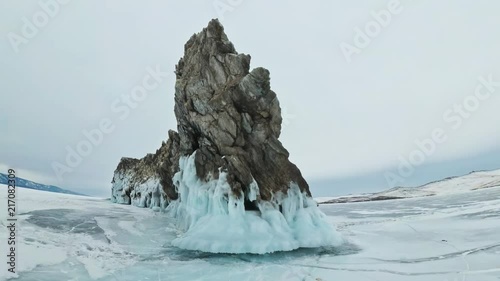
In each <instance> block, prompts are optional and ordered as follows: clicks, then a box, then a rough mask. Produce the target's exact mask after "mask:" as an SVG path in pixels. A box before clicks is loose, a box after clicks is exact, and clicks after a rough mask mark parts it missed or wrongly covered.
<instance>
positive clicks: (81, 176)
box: [0, 0, 500, 196]
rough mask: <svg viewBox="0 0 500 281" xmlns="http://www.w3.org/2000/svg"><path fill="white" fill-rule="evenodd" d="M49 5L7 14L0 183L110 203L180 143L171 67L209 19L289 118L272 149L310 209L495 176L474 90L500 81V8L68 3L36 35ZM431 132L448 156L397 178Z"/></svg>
mask: <svg viewBox="0 0 500 281" xmlns="http://www.w3.org/2000/svg"><path fill="white" fill-rule="evenodd" d="M53 1H55V0H53ZM65 1H68V0H65ZM50 2H51V1H50V0H41V1H40V2H39V1H27V0H26V1H2V2H0V33H1V34H2V36H3V39H4V40H2V41H0V93H1V98H2V99H1V103H0V121H1V123H0V131H1V132H2V133H1V135H0V136H1V138H0V168H1V169H2V172H4V173H5V172H6V169H7V167H11V168H16V169H17V170H18V176H20V177H25V178H28V179H32V180H35V181H40V182H43V183H50V184H55V185H58V186H61V187H64V188H68V189H71V190H75V191H79V192H82V193H86V194H90V195H97V196H108V195H109V193H110V188H111V185H110V181H111V179H112V177H113V171H114V169H115V168H116V165H117V164H118V162H119V160H120V158H121V157H122V156H129V157H136V158H141V157H143V156H144V155H145V154H146V153H152V152H154V151H155V150H156V149H157V148H158V147H159V146H160V145H161V142H162V141H164V140H166V138H167V131H168V130H169V129H175V128H176V121H175V117H174V114H173V107H174V104H173V94H174V82H175V79H174V78H175V77H174V75H173V70H174V66H175V64H176V63H177V61H178V60H179V58H180V57H181V56H182V54H183V46H184V43H185V42H186V41H187V40H188V39H189V37H190V36H191V35H192V34H193V33H196V32H199V31H200V30H201V29H202V28H203V27H205V26H206V25H207V23H208V21H209V20H210V19H212V18H216V17H219V18H220V20H221V22H222V23H223V25H224V26H225V30H226V33H227V35H228V37H229V39H230V40H231V41H232V42H233V43H234V45H235V47H236V50H237V51H238V52H241V53H248V54H251V56H252V64H251V67H252V68H254V67H258V66H262V67H265V68H267V69H269V70H270V72H271V87H272V88H273V90H274V91H275V92H276V93H277V94H278V98H279V99H280V102H281V106H282V108H283V113H284V115H285V116H284V117H285V125H284V128H283V133H282V136H281V141H282V142H283V144H284V146H285V147H286V148H287V149H288V150H289V151H290V153H291V160H292V161H293V162H295V163H296V164H297V165H298V166H299V168H300V169H301V170H302V172H303V174H304V175H305V177H306V179H307V180H308V181H309V182H310V183H318V184H312V192H313V195H314V193H315V192H316V191H317V194H320V195H326V194H328V193H331V194H341V193H350V192H352V191H353V190H354V191H360V192H363V191H370V190H376V189H385V188H388V187H390V184H387V183H386V181H385V176H386V175H387V173H388V172H391V173H393V174H395V175H397V176H398V177H400V179H404V180H405V181H406V180H407V182H405V183H419V182H421V181H423V180H426V179H427V178H429V177H431V176H430V175H432V177H431V178H436V179H437V178H442V177H446V176H449V175H453V174H454V173H457V172H462V170H469V169H470V170H473V169H483V168H495V167H496V168H500V163H499V162H497V161H498V160H497V159H500V158H499V157H500V153H499V152H498V151H499V150H500V144H499V140H500V129H499V124H500V112H499V108H500V87H497V86H491V85H494V82H491V81H490V82H489V87H488V86H487V85H483V86H479V85H482V84H481V82H480V79H478V78H479V77H483V78H484V79H485V80H492V81H499V82H500V51H499V50H500V37H499V35H498V28H499V27H500V17H499V16H498V11H499V10H500V2H498V1H494V0H489V1H486V0H483V1H456V0H446V1H430V0H428V1H408V0H401V1H400V2H399V3H398V2H394V1H378V0H377V1H375V0H365V1H361V0H357V1H331V0H323V1H285V0H280V1H264V0H251V1H250V0H217V1H212V0H209V1H160V0H157V1H153V0H149V1H148V0H146V1H122V0H120V1H118V0H114V1H77V0H72V1H68V2H69V3H67V4H64V5H63V4H57V5H47V7H48V8H45V10H47V11H49V12H50V13H51V15H49V16H47V19H48V20H47V21H46V22H44V16H43V13H45V12H43V11H44V8H43V7H42V6H44V5H41V4H40V3H50ZM61 2H62V0H61ZM52 3H58V2H52ZM388 7H389V8H388ZM382 10H384V12H380V11H382ZM388 14H390V15H391V16H390V19H388V17H387V15H388ZM377 15H378V16H377ZM377 17H378V18H379V21H380V22H381V24H379V23H374V20H375V19H374V18H377ZM23 18H26V19H27V21H29V22H30V23H33V22H35V23H37V24H38V25H39V26H40V27H36V26H35V28H37V29H38V30H35V31H33V30H30V28H28V27H26V25H27V24H26V20H24V19H23ZM377 26H378V28H377ZM357 28H359V30H366V28H368V30H369V31H368V32H371V35H372V36H370V35H366V31H362V32H363V34H365V35H360V34H359V32H360V31H357ZM370 28H371V29H370ZM23 32H24V35H23ZM26 35H28V36H26ZM28 37H31V38H28ZM21 38H22V39H21ZM360 38H361V39H360ZM367 38H368V41H369V44H366V43H367V41H366V39H367ZM362 39H365V41H364V42H362V41H363V40H362ZM360 42H361V43H365V44H361V43H360ZM342 46H343V47H342ZM346 46H349V47H346ZM346 50H349V51H350V52H351V55H347V56H346ZM16 51H17V52H16ZM157 67H159V68H160V69H161V71H163V72H168V73H170V75H169V76H168V77H166V78H161V79H160V83H159V84H158V87H155V88H154V89H152V90H151V91H149V93H148V95H147V97H146V98H145V99H144V100H143V101H142V102H139V103H137V104H135V105H134V107H135V108H129V109H130V114H128V115H127V116H124V114H120V113H118V112H116V110H113V109H112V105H113V104H114V103H116V102H117V100H118V102H119V103H121V102H122V101H120V97H122V96H123V95H129V94H130V92H131V90H132V89H133V88H134V87H135V86H137V85H141V84H142V81H143V79H144V78H145V76H147V75H148V70H147V69H156V68H157ZM483 84H484V83H483ZM486 84H488V83H486ZM478 87H480V88H481V87H482V91H483V92H481V94H482V95H483V96H482V97H483V99H481V100H479V99H476V101H479V102H478V104H477V105H476V104H474V98H473V96H474V94H475V92H476V90H477V88H478ZM488 89H490V90H491V95H490V96H488V97H486V96H485V95H486V93H489V90H488ZM495 89H496V90H497V91H496V92H494V91H495ZM464 101H467V102H469V105H468V107H469V108H473V109H474V110H467V109H465V112H462V115H459V113H457V111H456V108H454V105H455V104H463V103H464ZM115 105H116V104H115ZM122 113H123V112H122ZM444 115H445V116H447V118H444V117H443V116H444ZM464 116H467V117H464ZM103 119H106V120H109V121H111V125H112V127H113V131H112V132H111V133H109V134H105V135H104V138H103V141H102V143H100V144H98V145H96V146H94V147H93V148H92V152H91V153H90V154H89V155H87V156H85V157H82V158H83V159H82V161H81V163H80V164H78V165H76V167H75V168H72V171H71V172H67V173H64V175H63V177H62V180H60V179H58V178H57V176H56V173H55V172H54V170H53V163H55V162H58V163H60V164H63V165H65V164H66V160H65V158H66V156H67V154H68V152H67V149H66V148H67V147H68V146H69V147H71V148H73V149H75V148H76V146H77V145H78V144H79V143H80V142H81V141H82V140H85V139H86V137H85V136H84V134H83V130H87V131H90V130H93V129H97V128H99V126H100V125H99V124H100V122H101V121H102V120H103ZM459 121H460V122H459ZM108 125H109V124H108ZM436 129H439V130H441V135H443V134H444V135H445V137H446V141H444V142H442V143H439V144H437V145H436V148H435V149H433V151H432V153H429V155H425V159H424V160H425V161H424V162H423V163H422V164H419V165H416V166H415V170H416V172H414V173H412V174H410V175H407V176H402V175H401V174H400V173H399V172H398V171H397V167H398V165H400V163H401V161H402V160H401V159H409V155H410V154H411V153H412V152H415V151H416V150H418V146H416V144H415V141H416V140H423V139H426V138H431V137H432V136H433V132H434V131H435V130H436ZM426 171H428V172H426ZM426 176H427V178H426ZM345 179H351V180H354V181H355V180H359V181H363V183H362V184H361V183H360V184H359V186H356V184H353V181H350V183H349V184H347V183H345V182H343V180H345ZM320 182H321V183H322V185H320V184H319V183H320ZM325 182H326V184H325ZM405 183H402V184H403V185H404V184H405ZM422 183H423V182H422Z"/></svg>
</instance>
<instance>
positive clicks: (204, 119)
mask: <svg viewBox="0 0 500 281" xmlns="http://www.w3.org/2000/svg"><path fill="white" fill-rule="evenodd" d="M184 49H185V52H184V56H183V57H182V58H181V59H180V61H179V63H178V64H177V67H176V73H177V81H176V85H175V115H176V118H177V123H178V131H179V136H180V144H181V147H180V153H181V156H182V155H184V156H185V155H190V154H192V153H193V152H195V151H197V154H196V170H197V174H198V176H199V177H200V178H201V179H205V180H207V179H208V178H209V177H214V178H217V177H218V174H219V168H222V171H227V172H228V181H229V183H230V184H231V187H232V189H233V192H234V193H235V194H237V195H238V196H243V195H244V194H246V193H248V187H249V186H250V184H251V183H252V182H253V181H254V180H255V181H256V182H257V183H258V185H259V187H260V195H261V198H262V199H263V200H270V199H271V197H272V195H273V194H274V193H276V192H278V191H282V192H285V193H286V191H287V190H288V188H289V186H290V183H291V182H294V183H296V184H298V186H299V187H300V189H301V190H302V191H304V192H306V193H308V194H309V187H308V185H307V183H306V181H305V180H304V178H303V177H302V175H301V173H300V171H299V169H298V168H297V167H296V166H295V165H294V164H292V163H291V162H290V161H289V160H288V151H287V150H286V149H285V148H284V147H283V146H282V144H281V142H280V141H279V140H278V137H279V136H280V133H281V122H282V117H281V109H280V106H279V102H278V99H277V97H276V94H275V93H274V92H273V91H272V90H271V87H270V75H269V71H268V70H267V69H264V68H261V67H259V68H255V69H253V70H252V71H249V70H250V56H249V55H245V54H238V53H237V52H236V50H235V48H234V46H233V44H232V43H231V42H230V41H229V40H228V38H227V36H226V34H225V33H224V28H223V27H222V25H221V24H220V22H219V21H218V20H212V21H210V23H209V24H208V26H207V27H206V28H204V29H203V31H201V32H200V33H198V34H195V35H193V36H192V37H191V38H190V39H189V41H188V42H187V43H186V45H185V48H184Z"/></svg>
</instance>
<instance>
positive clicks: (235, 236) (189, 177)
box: [167, 152, 342, 254]
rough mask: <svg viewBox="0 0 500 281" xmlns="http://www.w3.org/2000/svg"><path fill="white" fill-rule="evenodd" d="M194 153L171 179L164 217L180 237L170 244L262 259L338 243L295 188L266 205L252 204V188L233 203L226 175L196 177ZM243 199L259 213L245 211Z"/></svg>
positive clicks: (313, 204) (311, 203) (254, 195)
mask: <svg viewBox="0 0 500 281" xmlns="http://www.w3.org/2000/svg"><path fill="white" fill-rule="evenodd" d="M195 154H196V152H195V153H193V154H192V155H191V156H187V157H181V159H180V161H179V162H180V163H179V164H180V171H179V172H178V173H177V174H176V175H175V176H174V179H173V181H174V184H175V185H176V186H177V188H178V192H179V194H180V198H179V199H178V200H176V201H173V202H171V204H170V205H169V206H168V207H167V212H169V213H170V214H171V215H172V216H173V217H175V218H176V219H177V222H178V226H179V228H180V229H181V230H182V231H184V233H183V234H182V235H181V236H180V237H178V238H177V239H175V240H174V241H172V245H174V246H176V247H179V248H182V249H187V250H199V251H205V252H212V253H254V254H265V253H272V252H277V251H291V250H295V249H298V248H312V247H321V246H337V245H340V244H341V243H342V238H341V237H340V235H339V234H338V233H337V232H336V231H335V230H334V229H333V226H332V225H331V224H329V223H328V222H327V221H326V219H325V218H326V216H325V215H324V214H323V213H322V212H321V211H320V210H319V209H318V207H317V204H316V202H315V201H314V200H313V199H312V198H310V197H308V196H306V195H305V194H303V193H301V192H300V190H299V188H298V186H297V185H296V184H294V183H291V188H290V190H289V191H288V194H287V195H285V194H279V196H276V198H273V200H271V201H262V202H257V195H258V194H257V193H258V187H257V186H255V187H254V188H253V189H252V191H251V192H249V193H248V194H249V195H248V196H247V198H237V197H236V196H234V194H231V188H230V185H229V184H228V183H227V180H226V173H225V172H223V171H221V172H220V173H219V178H218V179H211V180H209V181H202V180H200V179H199V178H198V177H197V176H196V167H195ZM254 184H255V185H256V184H257V183H254ZM245 200H248V201H250V202H252V203H254V204H255V205H256V206H257V207H258V210H255V211H254V210H245Z"/></svg>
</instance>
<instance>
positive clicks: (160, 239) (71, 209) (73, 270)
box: [0, 186, 500, 281]
mask: <svg viewBox="0 0 500 281" xmlns="http://www.w3.org/2000/svg"><path fill="white" fill-rule="evenodd" d="M6 191H7V190H6V187H5V186H0V194H1V196H0V200H2V202H6V195H7V192H6ZM1 206H5V204H4V203H2V204H1ZM320 209H321V210H322V211H323V212H324V213H325V214H326V215H327V217H326V219H327V221H328V222H329V223H331V225H336V228H337V231H339V232H340V233H341V234H342V236H343V237H344V238H345V239H346V241H347V242H346V243H344V244H343V245H341V246H338V247H323V248H314V249H304V248H301V249H298V250H294V251H290V252H278V253H274V254H265V255H253V254H212V253H203V252H198V251H189V250H182V249H179V248H177V247H174V246H172V241H174V240H175V239H176V238H178V235H179V234H180V232H179V231H178V230H177V229H176V227H175V223H174V221H173V220H172V219H171V218H170V217H169V216H168V215H167V214H164V213H161V212H154V211H152V210H151V209H141V208H137V207H133V206H124V205H118V204H113V203H111V202H109V201H107V200H103V199H95V198H89V197H80V196H74V195H65V194H55V193H48V192H42V191H35V190H29V189H22V188H19V189H17V210H16V211H17V212H18V216H17V217H18V232H17V266H16V269H17V270H18V272H17V275H16V276H12V275H8V274H7V273H8V272H7V268H6V266H7V264H6V261H7V258H6V253H7V243H6V240H5V239H4V238H5V237H7V228H6V224H7V221H6V208H1V209H0V215H1V217H0V221H1V222H0V223H1V224H2V225H1V227H0V237H4V238H2V239H0V256H1V257H2V258H0V259H3V260H2V261H1V262H0V280H5V279H10V280H20V281H35V280H37V281H39V280H42V281H59V280H61V281H69V280H72V281H77V280H78V281H85V280H106V281H107V280H110V281H111V280H117V281H118V280H119V281H128V280H130V281H146V280H152V281H167V280H176V281H185V280H186V281H194V280H200V281H210V280H214V281H221V280H229V281H232V280H236V281H245V280H255V281H267V280H269V281H274V280H287V281H288V280H291V281H294V280H308V281H318V280H322V281H327V280H328V281H330V280H332V281H336V280H339V281H363V280H378V281H406V280H411V281H415V280H422V281H432V280H436V281H446V280H450V281H451V280H457V281H463V280H465V281H499V280H500V188H499V187H491V188H486V189H480V190H475V191H468V192H460V193H457V194H454V193H452V192H448V193H447V194H445V195H436V196H430V197H422V198H411V199H400V200H390V201H377V202H364V203H347V204H331V205H320ZM211 227H214V228H216V227H218V226H217V225H213V226H211Z"/></svg>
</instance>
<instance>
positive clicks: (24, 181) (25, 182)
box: [0, 173, 87, 196]
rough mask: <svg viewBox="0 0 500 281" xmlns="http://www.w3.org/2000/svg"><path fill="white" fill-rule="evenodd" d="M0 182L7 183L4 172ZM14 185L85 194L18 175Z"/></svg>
mask: <svg viewBox="0 0 500 281" xmlns="http://www.w3.org/2000/svg"><path fill="white" fill-rule="evenodd" d="M0 184H5V185H7V184H8V177H7V175H6V174H3V173H0ZM16 187H22V188H29V189H34V190H41V191H48V192H55V193H64V194H73V195H82V196H87V195H85V194H81V193H77V192H73V191H70V190H66V189H62V188H60V187H57V186H53V185H46V184H41V183H36V182H32V181H30V180H27V179H23V178H18V177H16Z"/></svg>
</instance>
